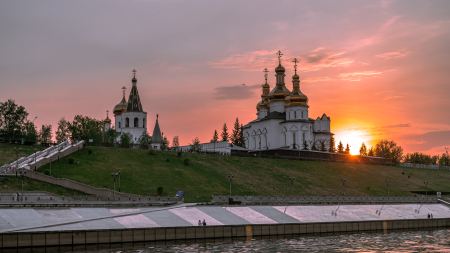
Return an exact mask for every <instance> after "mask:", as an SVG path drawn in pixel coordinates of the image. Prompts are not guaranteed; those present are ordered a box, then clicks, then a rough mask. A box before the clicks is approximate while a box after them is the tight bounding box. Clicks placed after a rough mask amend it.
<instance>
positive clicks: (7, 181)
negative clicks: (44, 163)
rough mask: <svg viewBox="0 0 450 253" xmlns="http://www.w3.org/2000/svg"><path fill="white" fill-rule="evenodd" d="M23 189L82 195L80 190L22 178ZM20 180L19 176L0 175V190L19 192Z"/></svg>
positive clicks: (20, 188) (20, 189) (20, 187)
mask: <svg viewBox="0 0 450 253" xmlns="http://www.w3.org/2000/svg"><path fill="white" fill-rule="evenodd" d="M23 190H24V191H46V192H50V193H54V194H58V195H65V196H74V195H84V194H83V193H81V192H78V191H73V190H70V189H66V188H63V187H60V186H57V185H52V184H47V183H44V182H40V181H36V180H32V179H29V178H26V177H24V178H23ZM21 191H22V180H21V178H20V177H0V192H21Z"/></svg>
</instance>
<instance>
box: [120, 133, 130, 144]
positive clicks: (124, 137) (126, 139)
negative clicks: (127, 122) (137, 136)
mask: <svg viewBox="0 0 450 253" xmlns="http://www.w3.org/2000/svg"><path fill="white" fill-rule="evenodd" d="M130 145H131V135H130V134H129V133H122V134H121V135H120V146H121V147H122V148H129V147H130Z"/></svg>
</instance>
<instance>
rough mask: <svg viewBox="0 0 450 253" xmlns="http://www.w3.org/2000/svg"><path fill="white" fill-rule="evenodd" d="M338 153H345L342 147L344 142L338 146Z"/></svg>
mask: <svg viewBox="0 0 450 253" xmlns="http://www.w3.org/2000/svg"><path fill="white" fill-rule="evenodd" d="M337 152H338V153H340V154H343V153H344V145H342V142H339V144H338V146H337Z"/></svg>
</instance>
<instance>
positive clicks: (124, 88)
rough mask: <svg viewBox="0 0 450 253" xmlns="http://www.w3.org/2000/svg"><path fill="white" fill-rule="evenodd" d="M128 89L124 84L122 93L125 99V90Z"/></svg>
mask: <svg viewBox="0 0 450 253" xmlns="http://www.w3.org/2000/svg"><path fill="white" fill-rule="evenodd" d="M126 91H127V87H125V86H123V87H122V95H123V98H124V99H125V92H126Z"/></svg>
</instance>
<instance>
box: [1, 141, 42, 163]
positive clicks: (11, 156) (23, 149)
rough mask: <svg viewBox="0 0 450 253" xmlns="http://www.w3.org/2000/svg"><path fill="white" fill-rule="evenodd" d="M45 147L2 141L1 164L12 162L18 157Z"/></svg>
mask: <svg viewBox="0 0 450 253" xmlns="http://www.w3.org/2000/svg"><path fill="white" fill-rule="evenodd" d="M42 149H45V148H44V147H42V146H38V145H18V144H6V143H0V165H3V164H5V163H9V162H12V161H14V160H16V159H17V158H20V157H23V156H27V155H30V154H32V153H34V152H36V151H38V150H42Z"/></svg>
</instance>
